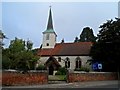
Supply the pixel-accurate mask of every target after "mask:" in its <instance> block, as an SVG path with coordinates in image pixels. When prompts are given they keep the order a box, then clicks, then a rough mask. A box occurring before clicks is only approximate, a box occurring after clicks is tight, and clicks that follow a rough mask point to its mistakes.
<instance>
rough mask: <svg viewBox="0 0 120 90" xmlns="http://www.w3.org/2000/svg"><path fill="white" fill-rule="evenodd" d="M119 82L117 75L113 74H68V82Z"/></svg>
mask: <svg viewBox="0 0 120 90" xmlns="http://www.w3.org/2000/svg"><path fill="white" fill-rule="evenodd" d="M100 80H117V73H111V72H68V75H67V82H69V83H70V82H81V81H100Z"/></svg>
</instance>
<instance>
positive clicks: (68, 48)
mask: <svg viewBox="0 0 120 90" xmlns="http://www.w3.org/2000/svg"><path fill="white" fill-rule="evenodd" d="M91 45H92V43H91V42H76V43H57V44H56V45H55V47H54V48H53V49H52V48H51V49H39V50H38V53H37V54H38V55H39V56H79V55H89V52H90V49H91Z"/></svg>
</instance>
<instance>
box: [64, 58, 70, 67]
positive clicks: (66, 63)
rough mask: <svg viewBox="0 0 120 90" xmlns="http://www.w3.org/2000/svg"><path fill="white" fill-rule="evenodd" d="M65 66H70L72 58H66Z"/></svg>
mask: <svg viewBox="0 0 120 90" xmlns="http://www.w3.org/2000/svg"><path fill="white" fill-rule="evenodd" d="M65 68H70V59H69V58H68V57H66V60H65Z"/></svg>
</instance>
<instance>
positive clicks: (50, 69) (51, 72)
mask: <svg viewBox="0 0 120 90" xmlns="http://www.w3.org/2000/svg"><path fill="white" fill-rule="evenodd" d="M53 72H54V67H53V66H52V65H50V66H49V75H53Z"/></svg>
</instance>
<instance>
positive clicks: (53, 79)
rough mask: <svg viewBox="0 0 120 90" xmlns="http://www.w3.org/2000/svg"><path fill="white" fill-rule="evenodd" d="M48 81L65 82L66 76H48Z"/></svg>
mask: <svg viewBox="0 0 120 90" xmlns="http://www.w3.org/2000/svg"><path fill="white" fill-rule="evenodd" d="M48 80H50V81H65V80H66V75H49V77H48Z"/></svg>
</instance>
